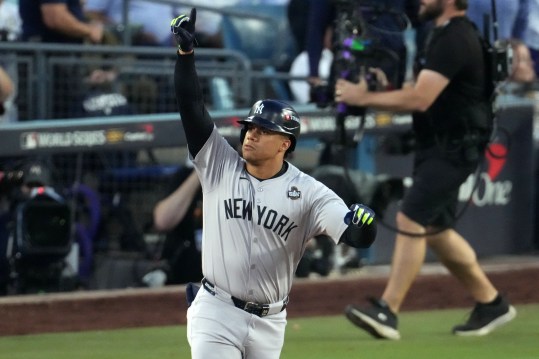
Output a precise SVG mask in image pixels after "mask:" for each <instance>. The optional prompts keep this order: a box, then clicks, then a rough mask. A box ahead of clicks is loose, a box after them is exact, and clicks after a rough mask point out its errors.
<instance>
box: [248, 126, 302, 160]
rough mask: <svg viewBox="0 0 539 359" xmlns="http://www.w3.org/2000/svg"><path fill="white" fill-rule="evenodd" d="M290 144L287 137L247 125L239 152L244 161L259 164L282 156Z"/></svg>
mask: <svg viewBox="0 0 539 359" xmlns="http://www.w3.org/2000/svg"><path fill="white" fill-rule="evenodd" d="M291 144H292V143H291V141H290V139H289V138H288V136H285V135H283V134H281V133H278V132H274V131H270V130H268V129H266V128H264V127H260V126H257V125H253V124H249V125H247V132H246V133H245V138H244V140H243V145H242V148H241V150H242V155H243V158H244V159H245V160H246V161H248V162H261V161H266V160H271V159H275V158H276V157H277V156H278V155H279V154H280V153H281V154H282V155H284V153H285V152H286V150H287V149H288V148H289V147H290V145H291Z"/></svg>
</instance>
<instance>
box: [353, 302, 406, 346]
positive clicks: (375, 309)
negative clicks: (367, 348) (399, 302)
mask: <svg viewBox="0 0 539 359" xmlns="http://www.w3.org/2000/svg"><path fill="white" fill-rule="evenodd" d="M369 300H370V302H371V303H372V306H371V307H370V308H365V309H359V308H358V307H356V306H354V305H349V306H347V307H346V309H345V310H344V313H345V314H346V318H348V320H350V321H351V322H352V323H354V324H355V325H357V326H358V327H360V328H361V329H364V330H366V331H367V332H368V333H369V334H370V335H372V336H373V337H375V338H378V339H391V340H398V339H400V337H401V335H400V333H399V331H398V330H397V324H398V318H397V315H395V313H393V312H392V311H391V309H389V306H388V305H387V303H386V302H385V301H384V300H382V299H375V298H370V299H369Z"/></svg>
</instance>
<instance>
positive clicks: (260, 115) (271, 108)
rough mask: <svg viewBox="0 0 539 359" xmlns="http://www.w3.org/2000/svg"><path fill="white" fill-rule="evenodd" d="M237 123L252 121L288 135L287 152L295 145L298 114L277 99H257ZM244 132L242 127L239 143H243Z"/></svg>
mask: <svg viewBox="0 0 539 359" xmlns="http://www.w3.org/2000/svg"><path fill="white" fill-rule="evenodd" d="M238 123H241V124H242V125H248V124H250V123H252V124H255V125H257V126H260V127H264V128H266V129H268V130H270V131H275V132H279V133H283V134H286V135H289V136H290V138H291V140H292V145H291V146H290V148H289V149H288V151H287V153H289V152H292V151H294V148H295V147H296V141H297V139H298V137H299V132H300V121H299V115H298V113H297V112H296V110H294V109H293V108H292V106H290V105H289V104H287V103H286V102H283V101H279V100H259V101H257V102H256V103H255V104H254V105H253V107H252V108H251V111H249V115H248V116H247V118H246V119H245V120H240V121H238ZM245 132H246V129H245V127H244V128H243V130H242V131H241V135H240V141H241V143H243V139H244V138H245Z"/></svg>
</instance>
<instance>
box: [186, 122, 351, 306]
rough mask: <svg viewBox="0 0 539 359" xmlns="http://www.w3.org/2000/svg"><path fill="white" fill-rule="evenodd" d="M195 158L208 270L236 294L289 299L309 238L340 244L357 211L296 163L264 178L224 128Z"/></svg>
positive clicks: (257, 299) (219, 284) (261, 300)
mask: <svg viewBox="0 0 539 359" xmlns="http://www.w3.org/2000/svg"><path fill="white" fill-rule="evenodd" d="M193 163H194V166H195V169H196V171H197V173H198V175H199V177H200V182H201V184H202V191H203V211H204V223H203V237H202V271H203V273H204V276H205V277H206V278H207V279H208V280H209V281H210V282H212V283H213V284H215V286H216V287H218V288H220V289H222V290H224V291H227V292H228V293H230V294H232V295H233V296H235V297H238V298H240V299H243V300H245V301H253V302H257V303H275V302H278V301H280V300H283V299H285V298H286V297H287V295H288V293H289V292H290V289H291V286H292V281H293V278H294V273H295V270H296V267H297V264H298V262H299V260H300V259H301V256H302V255H303V252H304V250H305V246H306V243H307V241H308V240H309V239H311V238H313V237H315V236H317V235H320V234H325V235H327V236H329V237H331V238H332V239H333V240H334V241H335V242H336V243H337V242H338V240H339V238H340V237H341V235H342V233H343V232H344V231H345V229H346V228H347V225H346V224H345V223H344V217H345V215H346V213H348V212H349V209H348V207H347V205H346V204H345V203H344V202H343V200H342V199H341V198H340V197H338V196H337V195H336V194H335V193H334V192H333V191H331V190H330V189H329V188H327V187H326V186H325V185H323V184H322V183H320V182H318V181H317V180H315V179H314V178H313V177H311V176H309V175H307V174H305V173H303V172H301V171H300V170H299V169H298V168H296V167H295V166H293V165H291V164H288V169H287V171H286V172H285V173H284V174H283V175H281V176H278V177H276V178H271V179H267V180H264V181H259V180H258V179H256V178H255V177H253V176H251V175H249V174H248V173H247V171H246V169H245V161H244V160H243V158H241V157H240V155H239V154H238V153H237V151H236V150H234V148H232V147H231V146H230V145H229V143H228V142H227V141H226V140H225V139H224V138H223V137H222V136H221V135H220V134H219V132H218V130H217V129H216V128H214V130H213V132H212V134H211V136H210V137H209V139H208V141H207V142H206V143H205V145H204V146H203V147H202V149H201V150H200V152H198V154H197V155H196V157H195V158H194V159H193Z"/></svg>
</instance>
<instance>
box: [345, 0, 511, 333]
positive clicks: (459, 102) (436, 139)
mask: <svg viewBox="0 0 539 359" xmlns="http://www.w3.org/2000/svg"><path fill="white" fill-rule="evenodd" d="M467 5H468V4H467V0H422V1H421V7H420V10H419V15H420V17H421V18H422V19H423V20H433V21H434V25H435V27H434V28H433V30H432V32H431V34H430V35H429V38H428V40H427V42H426V46H425V49H424V52H423V56H422V57H421V58H420V59H419V65H420V66H421V69H420V70H419V72H418V74H417V75H416V83H415V84H414V85H413V86H410V87H404V88H402V89H399V90H395V91H387V92H370V91H368V89H367V84H366V81H365V80H364V79H361V80H360V82H359V83H351V82H348V81H345V80H338V81H337V83H336V87H335V100H336V101H337V102H343V103H345V104H348V105H355V106H364V107H372V108H376V109H383V110H390V111H396V112H406V111H411V112H413V129H414V133H415V137H416V153H415V161H414V169H413V185H412V187H411V188H410V189H409V190H408V192H407V193H406V195H405V197H404V200H403V202H402V207H401V209H400V211H399V212H398V213H397V217H396V223H397V227H398V230H399V231H398V233H397V236H396V243H395V248H394V253H393V258H392V268H391V274H390V277H389V281H388V283H387V285H386V287H385V290H384V292H383V294H382V297H381V298H380V299H372V305H371V306H370V307H367V308H359V307H356V306H354V305H350V306H348V307H347V308H346V311H345V312H346V315H347V317H348V319H349V320H350V321H352V322H353V323H354V324H356V325H357V326H359V327H361V328H362V329H364V330H366V331H367V332H369V334H371V335H372V336H374V337H376V338H383V339H399V338H400V333H399V331H398V328H397V323H398V318H397V314H398V312H399V309H400V307H401V304H402V303H403V301H404V299H405V297H406V294H407V293H408V290H409V289H410V287H411V285H412V283H413V281H414V279H415V278H416V276H417V274H418V272H419V270H420V268H421V266H422V264H423V261H424V259H425V253H426V248H427V245H428V246H429V247H430V248H431V249H432V250H433V251H434V253H436V255H437V256H438V259H439V260H440V261H441V262H442V264H444V265H445V266H446V267H447V269H448V270H449V271H450V272H451V273H452V275H454V276H455V277H456V278H457V279H458V280H459V281H460V282H461V283H462V284H463V286H464V287H465V289H467V290H468V292H469V293H470V295H471V296H472V297H473V298H474V300H475V301H476V305H475V307H474V309H473V311H472V313H471V315H470V318H469V319H468V321H467V322H466V323H465V324H462V325H457V326H455V327H454V328H453V334H456V335H465V336H480V335H486V334H488V333H490V332H491V331H492V330H494V329H496V328H497V327H499V326H500V325H502V324H505V323H507V322H509V321H510V320H512V319H513V318H514V317H515V315H516V310H515V309H514V307H513V306H511V305H510V304H509V303H508V302H507V300H506V299H505V298H503V297H502V296H500V294H499V293H498V291H497V290H496V288H495V287H494V285H493V284H492V283H491V281H490V280H489V279H488V278H487V276H486V274H485V273H484V271H483V270H482V268H481V267H480V265H479V263H478V260H477V257H476V254H475V251H474V250H473V249H472V247H471V246H470V244H469V243H468V242H467V241H466V240H465V239H464V238H463V237H462V236H461V235H460V234H459V233H457V232H456V231H455V229H454V226H455V221H456V219H457V218H456V214H455V212H456V206H457V203H458V190H459V187H460V185H461V183H462V182H463V181H464V180H466V178H467V177H468V176H469V175H470V174H472V173H473V172H474V171H475V170H476V168H477V167H478V165H479V163H480V161H481V159H482V156H483V151H484V148H485V146H486V143H487V142H488V137H489V132H490V128H489V124H490V122H491V120H492V114H491V104H490V103H489V97H488V95H487V92H488V91H487V90H486V89H487V84H488V81H489V77H490V76H489V75H487V71H486V62H485V57H484V52H483V47H482V45H481V42H480V39H479V33H478V31H477V30H476V29H475V28H474V27H473V25H472V23H471V22H470V21H469V20H468V18H467V17H466V16H465V14H466V9H467Z"/></svg>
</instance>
